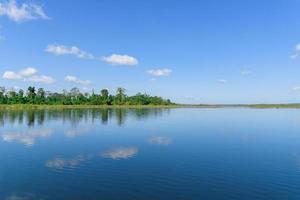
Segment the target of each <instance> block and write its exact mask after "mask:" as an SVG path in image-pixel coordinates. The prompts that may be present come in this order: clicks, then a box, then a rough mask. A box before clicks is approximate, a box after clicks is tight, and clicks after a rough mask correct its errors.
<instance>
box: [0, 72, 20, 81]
mask: <svg viewBox="0 0 300 200" xmlns="http://www.w3.org/2000/svg"><path fill="white" fill-rule="evenodd" d="M2 77H3V78H4V79H8V80H21V79H22V76H21V75H20V74H18V73H15V72H13V71H6V72H4V74H3V76H2Z"/></svg>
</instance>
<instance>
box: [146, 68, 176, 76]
mask: <svg viewBox="0 0 300 200" xmlns="http://www.w3.org/2000/svg"><path fill="white" fill-rule="evenodd" d="M147 73H148V74H151V75H152V76H170V75H171V73H172V70H171V69H168V68H162V69H150V70H148V71H147Z"/></svg>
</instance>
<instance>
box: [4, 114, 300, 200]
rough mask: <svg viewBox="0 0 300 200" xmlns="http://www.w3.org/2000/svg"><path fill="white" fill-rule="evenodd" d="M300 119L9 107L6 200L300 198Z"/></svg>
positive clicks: (5, 154)
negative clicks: (19, 109) (13, 109)
mask: <svg viewBox="0 0 300 200" xmlns="http://www.w3.org/2000/svg"><path fill="white" fill-rule="evenodd" d="M299 116H300V110H279V109H278V110H275V109H274V110H253V109H171V110H169V109H123V110H122V109H66V110H44V111H42V110H37V111H32V110H26V111H2V112H0V123H1V127H0V163H1V164H0V200H69V199H71V200H82V199H88V200H99V199H110V200H119V199H122V200H132V199H162V200H164V199H172V200H182V199H188V200H198V199H220V200H233V199H243V200H254V199H257V200H265V199H272V200H276V199H278V200H282V199H289V200H290V199H291V200H298V199H300V162H299V161H300V154H299V152H300V134H299V126H298V125H297V126H296V125H295V123H294V122H295V119H299ZM24 146H25V147H26V148H24ZM27 147H30V148H27Z"/></svg>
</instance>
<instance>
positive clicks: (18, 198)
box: [5, 194, 47, 200]
mask: <svg viewBox="0 0 300 200" xmlns="http://www.w3.org/2000/svg"><path fill="white" fill-rule="evenodd" d="M46 199H47V198H43V197H38V196H36V195H34V194H24V195H17V194H12V195H10V196H8V197H6V198H5V200H46Z"/></svg>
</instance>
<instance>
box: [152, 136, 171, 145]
mask: <svg viewBox="0 0 300 200" xmlns="http://www.w3.org/2000/svg"><path fill="white" fill-rule="evenodd" d="M148 141H149V143H151V144H156V145H169V144H171V142H172V139H171V138H169V137H163V136H153V137H150V138H149V140H148Z"/></svg>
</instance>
